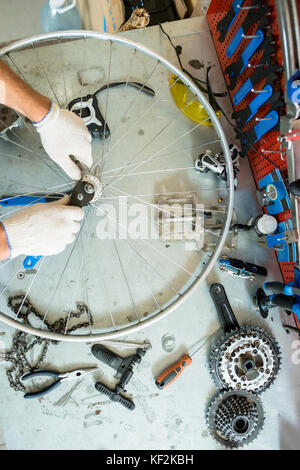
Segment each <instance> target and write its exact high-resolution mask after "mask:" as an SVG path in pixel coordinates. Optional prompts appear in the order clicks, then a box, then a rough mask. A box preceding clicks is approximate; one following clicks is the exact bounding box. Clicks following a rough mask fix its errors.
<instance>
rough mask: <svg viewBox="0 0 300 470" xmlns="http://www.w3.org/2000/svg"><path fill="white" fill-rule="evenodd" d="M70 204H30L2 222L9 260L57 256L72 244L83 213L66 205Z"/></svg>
mask: <svg viewBox="0 0 300 470" xmlns="http://www.w3.org/2000/svg"><path fill="white" fill-rule="evenodd" d="M69 200H70V198H69V196H65V197H63V198H62V199H60V200H59V201H54V202H49V203H41V204H33V205H32V206H30V207H28V208H26V209H24V210H21V211H19V212H17V213H16V214H14V215H13V216H12V217H9V218H8V219H6V220H4V221H3V222H2V225H3V227H4V229H5V233H6V238H7V242H8V245H9V248H10V257H11V258H15V257H16V256H19V255H29V256H39V255H42V256H49V255H56V254H58V253H60V252H62V251H63V250H64V249H65V247H66V245H68V244H69V243H73V241H74V240H75V234H76V233H77V232H78V231H79V230H80V220H81V219H82V218H83V215H84V213H83V210H82V209H81V208H80V207H75V206H69V205H67V204H68V203H69Z"/></svg>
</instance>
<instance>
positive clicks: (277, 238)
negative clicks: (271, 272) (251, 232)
mask: <svg viewBox="0 0 300 470" xmlns="http://www.w3.org/2000/svg"><path fill="white" fill-rule="evenodd" d="M266 238H267V244H268V247H269V248H273V246H276V245H286V239H285V232H279V233H275V234H274V235H267V237H266Z"/></svg>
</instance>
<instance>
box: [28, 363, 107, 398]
mask: <svg viewBox="0 0 300 470" xmlns="http://www.w3.org/2000/svg"><path fill="white" fill-rule="evenodd" d="M96 370H98V368H97V367H89V368H85V369H76V370H73V371H72V372H65V373H64V374H59V373H58V372H54V371H52V370H39V369H38V370H33V371H31V372H29V373H28V374H25V375H23V377H22V380H28V379H34V378H36V377H54V378H55V379H56V380H55V382H53V383H52V384H51V385H49V386H48V387H46V388H43V389H42V390H39V391H37V392H30V393H25V395H24V398H38V397H42V396H43V395H46V393H49V392H51V391H52V390H54V389H55V388H57V387H59V385H61V384H62V383H63V382H66V381H67V382H68V381H70V380H76V379H80V378H81V377H84V376H86V375H87V374H90V373H91V372H95V371H96Z"/></svg>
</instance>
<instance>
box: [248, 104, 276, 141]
mask: <svg viewBox="0 0 300 470" xmlns="http://www.w3.org/2000/svg"><path fill="white" fill-rule="evenodd" d="M264 119H266V121H260V122H259V123H258V124H256V126H255V127H254V130H255V134H256V137H257V138H256V140H255V142H257V141H258V140H259V139H261V138H262V137H263V136H264V135H265V134H266V133H267V132H269V131H270V130H271V129H272V128H273V127H274V126H276V124H277V123H278V120H279V117H278V113H277V111H271V112H270V113H268V114H267V115H266V116H265V117H264ZM255 142H254V143H255Z"/></svg>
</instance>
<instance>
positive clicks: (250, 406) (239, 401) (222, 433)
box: [206, 390, 264, 449]
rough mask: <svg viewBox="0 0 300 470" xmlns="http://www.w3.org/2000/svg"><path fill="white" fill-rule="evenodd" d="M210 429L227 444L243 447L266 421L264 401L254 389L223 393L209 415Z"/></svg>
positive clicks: (216, 396)
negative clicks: (252, 391)
mask: <svg viewBox="0 0 300 470" xmlns="http://www.w3.org/2000/svg"><path fill="white" fill-rule="evenodd" d="M206 420H207V426H208V429H209V432H210V433H211V435H212V436H213V438H214V439H216V441H218V442H219V443H220V444H222V445H223V446H225V447H229V448H231V449H233V448H239V447H242V446H244V445H246V444H249V443H250V442H252V441H253V440H254V439H255V438H256V437H257V435H258V434H259V432H260V431H261V429H262V427H263V424H264V411H263V407H262V404H261V401H260V400H259V399H258V397H257V396H256V395H254V394H253V393H251V392H245V391H241V390H240V391H239V390H232V391H227V392H219V393H218V394H217V395H215V396H214V398H213V399H212V401H211V403H210V404H209V406H208V409H207V414H206Z"/></svg>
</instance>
